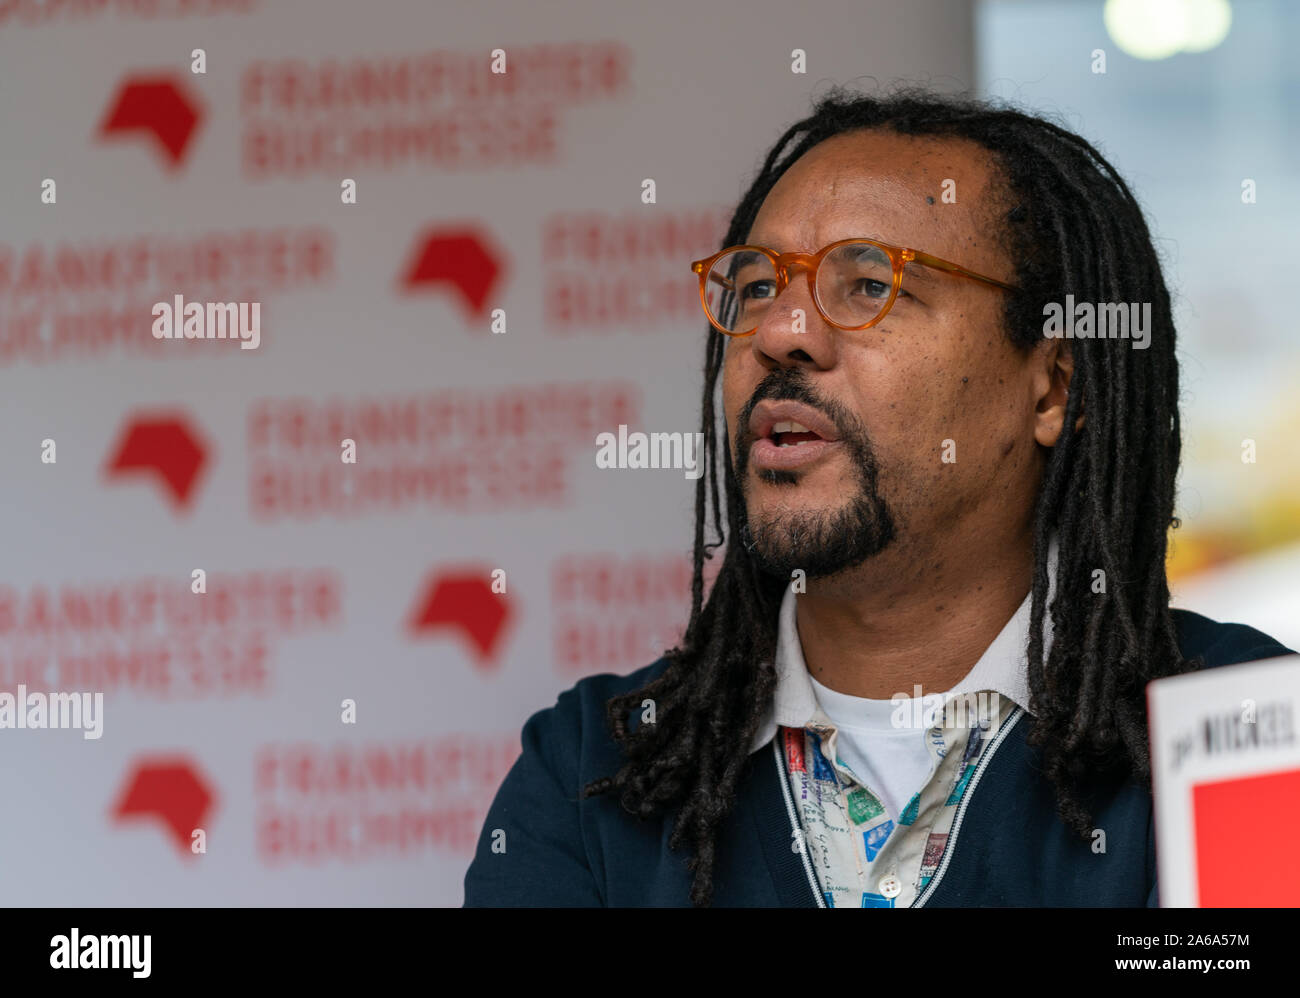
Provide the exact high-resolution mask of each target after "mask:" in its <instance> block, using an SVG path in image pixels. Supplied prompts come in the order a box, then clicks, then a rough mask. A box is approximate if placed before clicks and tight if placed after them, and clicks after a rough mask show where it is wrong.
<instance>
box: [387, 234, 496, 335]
mask: <svg viewBox="0 0 1300 998" xmlns="http://www.w3.org/2000/svg"><path fill="white" fill-rule="evenodd" d="M504 275H505V259H504V257H503V255H502V254H501V253H500V252H499V251H498V250H497V249H496V248H495V247H494V246H493V245H492V242H491V240H490V239H489V238H488V236H487V235H486V233H483V232H482V231H481V230H479V229H477V228H476V227H474V226H470V225H466V226H462V227H458V228H446V227H444V228H434V229H428V230H426V231H425V232H424V234H423V235H422V236H421V237H420V239H419V240H418V241H417V243H416V249H415V252H414V253H413V254H412V256H411V263H410V265H409V266H408V267H407V268H406V273H405V275H404V276H403V277H402V287H403V289H404V290H406V291H407V292H412V291H425V290H430V289H435V288H438V287H440V286H441V285H444V284H449V285H451V286H452V287H453V288H454V289H455V290H456V292H457V294H458V295H459V297H460V302H461V307H462V308H463V309H464V310H465V312H466V313H467V314H468V316H469V317H470V318H472V319H483V318H486V316H487V313H488V303H489V301H490V300H491V298H492V296H493V292H494V290H495V288H496V287H497V285H498V284H499V283H500V282H501V280H502V278H503V277H504Z"/></svg>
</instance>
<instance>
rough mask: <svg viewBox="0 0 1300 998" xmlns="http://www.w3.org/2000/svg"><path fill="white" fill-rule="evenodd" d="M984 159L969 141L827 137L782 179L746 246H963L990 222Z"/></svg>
mask: <svg viewBox="0 0 1300 998" xmlns="http://www.w3.org/2000/svg"><path fill="white" fill-rule="evenodd" d="M982 153H983V151H982V150H980V149H979V148H978V147H977V146H974V145H973V144H971V143H967V142H961V141H957V140H947V139H916V138H914V137H911V136H899V135H893V134H891V133H854V134H849V135H840V136H836V137H835V138H832V139H828V140H827V141H825V142H823V143H821V144H819V145H817V146H814V147H813V148H812V149H810V150H809V151H808V152H807V153H806V154H805V155H804V156H802V157H800V159H799V160H798V161H797V162H796V163H795V164H794V165H793V166H791V168H790V169H789V170H788V171H787V172H786V173H785V174H784V175H782V177H781V178H780V179H779V180H778V181H777V183H776V184H775V186H774V187H773V188H772V190H771V191H770V192H769V193H768V195H767V197H766V198H765V199H764V201H763V203H762V205H761V206H760V208H759V211H758V214H757V216H756V218H755V220H754V225H753V227H752V228H751V230H750V236H749V240H748V241H749V242H752V243H759V244H761V245H764V246H769V247H771V248H772V249H774V250H777V251H779V252H788V251H794V250H802V251H804V252H813V251H815V250H818V249H820V248H821V247H822V246H825V245H827V244H828V243H831V242H834V241H835V240H837V239H848V238H851V237H854V236H865V237H867V238H874V239H880V240H883V241H885V242H894V243H902V244H905V245H910V246H919V247H920V248H923V249H929V247H928V246H927V245H926V244H925V241H926V240H929V241H930V242H934V241H935V240H939V241H941V242H950V241H952V240H954V239H956V240H963V239H964V237H965V236H967V235H968V234H969V233H970V231H971V229H972V228H974V227H976V226H977V225H978V224H979V221H980V220H982V219H983V218H987V214H986V213H985V211H984V205H983V203H982V202H983V200H984V199H985V198H986V197H987V193H986V192H987V189H988V184H989V181H990V177H989V165H988V160H987V157H986V156H984V155H983V154H982ZM945 189H947V190H949V192H950V193H949V195H948V198H947V199H945V198H944V192H945ZM963 194H964V195H965V200H963V198H962V196H961V195H963ZM976 208H979V209H980V211H979V212H978V213H976V211H975V209H976Z"/></svg>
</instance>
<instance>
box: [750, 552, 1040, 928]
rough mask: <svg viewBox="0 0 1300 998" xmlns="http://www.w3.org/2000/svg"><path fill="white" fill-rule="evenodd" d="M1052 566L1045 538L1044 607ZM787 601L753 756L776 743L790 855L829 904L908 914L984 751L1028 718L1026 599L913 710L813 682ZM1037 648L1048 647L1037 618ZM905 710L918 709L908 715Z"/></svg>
mask: <svg viewBox="0 0 1300 998" xmlns="http://www.w3.org/2000/svg"><path fill="white" fill-rule="evenodd" d="M1056 557H1057V546H1056V543H1055V540H1053V542H1052V545H1051V548H1050V550H1049V572H1048V575H1049V579H1050V580H1051V585H1050V586H1049V592H1048V603H1049V605H1050V602H1051V596H1052V592H1053V591H1054V589H1055V575H1056ZM795 598H796V597H795V594H794V592H793V591H792V590H791V589H789V588H787V589H786V592H785V595H784V597H783V598H782V601H781V608H780V611H779V614H780V616H779V620H778V640H777V648H776V655H775V660H774V665H775V668H776V673H777V685H776V690H775V694H774V697H773V703H772V706H771V708H770V709H769V712H768V716H767V717H766V718H765V719H764V722H763V723H762V725H761V726H760V728H759V729H758V731H757V732H756V734H755V738H754V741H753V742H752V744H751V751H757V750H759V749H761V748H762V747H763V746H765V745H767V744H768V743H769V742H771V741H772V740H773V738H774V737H775V738H777V741H778V744H777V746H776V749H777V751H778V752H779V754H780V755H781V757H782V759H783V765H784V768H785V770H786V773H787V778H788V780H789V783H790V791H791V794H792V799H793V802H794V807H795V809H796V811H797V813H798V819H799V825H800V829H801V830H802V831H801V837H799V838H797V840H796V843H795V844H796V846H797V847H798V848H797V849H796V851H806V853H807V855H808V858H809V859H811V862H812V866H813V868H814V869H815V870H816V873H817V876H818V879H819V881H820V890H821V892H822V895H823V898H824V902H825V904H826V905H827V906H828V907H837V908H838V907H886V908H893V907H907V906H910V905H912V904H913V903H914V902H915V900H916V899H917V897H918V896H919V895H920V893H921V892H922V891H924V889H925V887H926V885H927V884H928V883H929V882H930V880H931V878H932V877H933V875H934V873H935V871H936V869H937V867H938V864H939V862H940V860H941V859H942V856H943V854H944V853H945V851H946V849H947V844H948V837H949V831H950V828H951V826H952V823H953V815H954V813H955V811H956V805H957V804H959V803H960V801H961V799H962V797H963V796H964V794H965V791H966V787H967V784H968V782H969V781H970V779H971V776H972V774H973V772H974V771H975V769H976V765H977V763H978V760H979V758H980V756H981V754H982V752H983V749H984V748H985V747H986V746H987V745H988V744H989V742H990V740H991V738H992V737H993V735H994V734H995V733H996V732H997V730H998V729H999V727H1000V726H1001V725H1002V723H1003V722H1004V721H1006V720H1007V719H1008V718H1009V717H1011V716H1012V715H1013V712H1016V711H1017V708H1022V709H1025V710H1026V711H1027V709H1028V702H1029V691H1028V680H1027V665H1028V656H1027V651H1026V649H1027V642H1028V634H1029V617H1030V609H1031V599H1032V597H1031V596H1029V595H1027V596H1026V597H1025V599H1024V601H1023V602H1022V603H1021V605H1020V607H1019V609H1018V610H1017V611H1016V612H1015V613H1014V614H1013V615H1012V617H1011V619H1010V620H1008V621H1007V622H1006V624H1005V625H1004V626H1003V627H1002V629H1001V630H1000V631H999V633H998V635H997V636H996V637H995V638H994V639H993V641H992V642H991V643H990V645H989V647H988V648H987V649H985V651H984V653H983V654H982V655H981V656H980V658H979V660H978V661H977V662H976V663H975V665H974V667H972V668H971V670H970V671H969V672H968V673H967V674H966V676H965V677H964V678H963V679H962V680H961V681H960V682H958V683H957V684H955V685H954V686H953V687H952V688H951V689H950V690H947V691H944V692H943V693H942V694H935V693H931V694H930V695H928V696H926V697H924V698H923V699H922V700H919V701H918V700H915V699H913V698H910V697H908V696H907V695H906V694H903V695H902V696H900V697H897V698H895V699H892V700H884V701H880V700H866V699H864V698H861V697H852V696H848V695H846V694H842V693H838V692H837V691H834V690H830V689H828V688H827V687H825V686H822V685H821V684H820V683H817V682H816V681H815V680H813V678H812V676H811V675H810V674H809V673H808V669H807V664H806V662H805V660H804V656H803V648H802V646H801V644H800V640H799V632H798V626H797V619H796V612H795ZM1044 641H1045V644H1046V647H1047V648H1050V642H1051V621H1050V619H1047V618H1045V619H1044ZM819 689H820V691H821V696H820V697H819V695H818V691H819ZM962 694H965V696H962ZM954 701H955V702H954ZM914 706H915V707H918V708H923V709H918V710H916V711H915V713H912V708H913V707H914ZM945 706H946V707H947V708H948V709H947V710H938V711H937V713H936V708H943V707H945ZM887 710H888V711H889V713H886V711H887ZM972 711H973V713H972ZM832 715H834V716H832Z"/></svg>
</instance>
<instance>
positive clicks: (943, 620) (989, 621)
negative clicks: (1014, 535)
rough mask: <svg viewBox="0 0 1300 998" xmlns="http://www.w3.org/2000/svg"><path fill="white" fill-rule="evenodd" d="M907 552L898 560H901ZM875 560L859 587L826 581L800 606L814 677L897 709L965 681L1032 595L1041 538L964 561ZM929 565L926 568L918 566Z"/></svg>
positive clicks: (959, 557) (857, 578)
mask: <svg viewBox="0 0 1300 998" xmlns="http://www.w3.org/2000/svg"><path fill="white" fill-rule="evenodd" d="M900 553H901V552H891V554H900ZM894 560H897V559H896V558H879V560H877V559H872V562H870V563H868V565H867V566H863V568H862V569H860V570H855V572H854V575H853V577H852V578H844V577H836V578H834V579H819V580H815V581H814V582H812V583H810V584H809V588H808V592H807V593H805V594H802V595H799V596H797V597H795V599H796V619H797V621H798V627H799V641H800V645H801V646H802V648H803V655H804V661H805V662H806V663H807V665H808V671H809V673H811V674H812V676H813V677H814V678H815V679H816V680H817V681H818V682H819V683H821V684H822V685H824V686H828V687H830V688H831V689H833V690H835V691H836V692H839V693H845V694H848V695H850V696H857V697H867V698H869V699H872V700H888V699H890V698H891V697H894V696H896V695H898V694H902V695H904V696H909V697H910V696H912V695H913V692H914V691H913V686H915V685H919V686H920V687H921V692H922V694H923V695H928V694H931V693H942V692H944V691H946V690H949V689H951V688H952V687H953V686H955V685H956V684H957V683H958V682H960V681H961V680H962V679H963V678H964V677H965V676H966V674H967V673H968V672H970V670H971V669H972V668H974V666H975V663H976V662H978V661H979V659H980V656H981V655H983V654H984V652H985V650H987V648H988V647H989V645H990V644H992V643H993V639H994V638H996V637H997V636H998V633H999V632H1000V631H1001V630H1002V628H1003V627H1005V626H1006V624H1007V621H1009V620H1010V619H1011V618H1012V616H1013V615H1014V614H1015V612H1016V610H1017V609H1018V608H1019V607H1020V604H1021V603H1023V602H1024V600H1025V597H1026V596H1027V595H1028V594H1029V588H1030V584H1031V581H1032V577H1033V548H1032V542H1031V539H1030V538H1028V537H1024V538H1021V539H1020V540H1019V542H1018V543H1016V544H1013V545H1007V544H994V545H988V546H987V549H984V548H981V549H979V550H972V549H971V548H965V549H963V550H962V551H961V553H960V554H953V555H949V556H938V557H936V556H929V557H918V556H915V555H913V556H910V557H909V558H908V561H909V564H910V566H913V567H912V570H911V571H909V572H903V571H899V570H898V568H899V566H894V565H890V564H889V562H891V561H894ZM917 565H924V566H925V567H924V568H923V569H917V568H915V567H914V566H917Z"/></svg>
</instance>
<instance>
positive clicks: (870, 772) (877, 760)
mask: <svg viewBox="0 0 1300 998" xmlns="http://www.w3.org/2000/svg"><path fill="white" fill-rule="evenodd" d="M808 678H809V679H810V680H812V685H813V690H814V692H815V693H816V694H817V702H818V703H819V704H820V705H821V708H822V710H823V711H824V712H825V714H826V716H827V717H829V718H830V719H831V721H833V722H834V724H835V728H836V730H837V731H838V732H839V734H838V736H837V737H836V739H835V742H836V751H837V753H838V754H839V757H840V758H841V759H842V760H844V762H845V764H847V765H848V767H849V769H851V770H853V774H854V775H855V776H856V777H857V778H858V779H859V780H861V781H862V782H863V783H865V784H866V785H867V787H869V788H870V789H871V790H872V792H874V793H875V794H876V795H877V796H878V797H880V799H881V803H883V804H884V805H885V807H886V809H887V810H888V811H889V816H890V817H891V818H893V819H894V821H895V822H897V821H898V817H899V815H900V814H902V813H903V809H904V808H906V807H907V805H908V803H909V802H910V801H911V800H912V797H913V796H914V795H915V794H916V793H917V792H918V791H919V790H920V789H921V788H922V787H923V786H925V781H926V778H927V777H928V776H929V775H930V768H931V766H932V765H933V759H932V757H931V755H930V749H929V748H928V747H927V745H926V737H927V734H928V732H927V731H926V730H925V729H924V727H915V726H908V727H904V728H899V727H895V726H894V724H893V723H892V722H891V720H890V719H891V717H893V716H894V715H895V712H896V711H898V710H899V709H900V707H901V708H902V709H904V710H906V711H907V713H906V714H904V715H903V716H904V717H912V716H913V715H912V711H913V709H914V708H915V706H916V703H915V701H914V700H911V699H908V700H906V701H902V700H868V699H866V698H865V697H854V696H849V695H848V694H847V693H837V692H836V691H835V690H832V689H830V688H829V687H827V686H823V685H822V684H821V683H819V682H817V680H816V679H814V678H813V676H812V675H811V673H810V674H809V676H808ZM832 761H833V760H832Z"/></svg>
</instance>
